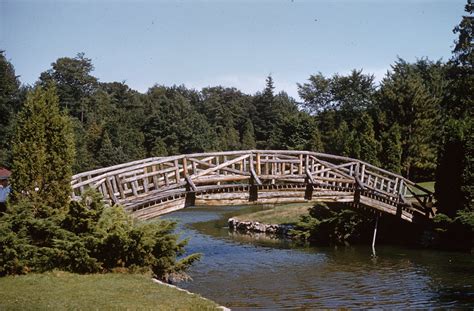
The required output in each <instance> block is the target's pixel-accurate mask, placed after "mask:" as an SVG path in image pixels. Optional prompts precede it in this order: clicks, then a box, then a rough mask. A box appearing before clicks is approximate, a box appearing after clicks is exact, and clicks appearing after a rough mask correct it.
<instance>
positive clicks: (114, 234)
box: [0, 191, 200, 281]
mask: <svg viewBox="0 0 474 311" xmlns="http://www.w3.org/2000/svg"><path fill="white" fill-rule="evenodd" d="M35 208H36V207H34V205H33V204H32V203H31V202H27V201H21V202H19V203H18V204H15V205H12V206H9V207H8V211H7V213H5V214H4V215H3V216H2V217H0V234H1V235H0V251H1V253H2V256H0V275H6V274H22V273H28V272H43V271H48V270H52V269H61V270H66V271H71V272H77V273H94V272H106V271H112V270H114V269H116V268H122V269H129V270H136V269H139V270H149V271H153V273H154V274H155V276H156V277H157V278H160V279H162V280H165V281H168V280H170V279H173V280H180V279H185V278H186V277H187V276H186V273H185V272H186V270H187V269H188V268H189V267H190V266H191V265H192V263H193V262H195V261H196V260H199V258H200V255H199V254H191V255H189V256H187V257H184V258H179V259H178V257H180V256H182V255H183V254H184V253H185V249H184V247H185V246H186V244H187V241H186V240H182V241H179V240H178V239H179V237H178V235H176V234H175V233H174V230H175V228H176V223H174V222H170V221H155V222H152V223H151V222H149V223H136V222H135V221H134V220H133V219H132V218H131V216H130V215H129V214H127V213H126V212H125V211H124V209H123V208H122V207H120V206H114V207H108V206H106V205H104V203H103V202H102V198H101V196H100V195H99V194H98V193H96V192H93V191H89V192H86V193H85V195H84V196H83V198H82V201H80V202H71V203H70V205H69V208H68V210H67V211H66V213H65V214H63V215H61V216H56V217H39V216H38V212H37V211H35ZM42 208H43V209H47V207H44V206H43V207H42Z"/></svg>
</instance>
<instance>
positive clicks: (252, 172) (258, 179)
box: [250, 166, 262, 185]
mask: <svg viewBox="0 0 474 311" xmlns="http://www.w3.org/2000/svg"><path fill="white" fill-rule="evenodd" d="M250 174H251V176H252V178H253V180H254V181H255V182H256V183H257V185H261V184H262V181H261V180H260V178H258V176H257V173H256V172H255V170H254V169H253V166H250Z"/></svg>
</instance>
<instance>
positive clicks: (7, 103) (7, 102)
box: [0, 50, 21, 167]
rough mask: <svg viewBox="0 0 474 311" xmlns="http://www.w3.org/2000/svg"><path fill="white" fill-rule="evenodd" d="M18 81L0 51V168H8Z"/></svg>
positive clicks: (18, 92) (18, 94) (17, 97)
mask: <svg viewBox="0 0 474 311" xmlns="http://www.w3.org/2000/svg"><path fill="white" fill-rule="evenodd" d="M20 101H21V100H20V81H19V80H18V77H17V76H16V75H15V69H14V68H13V65H12V64H11V63H10V62H9V61H8V60H7V58H6V57H5V52H4V51H1V50H0V167H2V166H9V160H10V152H11V144H10V140H11V136H12V132H13V131H12V125H13V119H14V118H15V115H16V113H17V112H18V109H19V107H20Z"/></svg>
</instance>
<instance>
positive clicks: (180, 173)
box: [71, 150, 433, 205]
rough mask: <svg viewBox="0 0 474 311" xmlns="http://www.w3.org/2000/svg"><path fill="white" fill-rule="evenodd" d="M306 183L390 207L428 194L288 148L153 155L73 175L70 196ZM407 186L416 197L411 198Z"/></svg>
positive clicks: (382, 173)
mask: <svg viewBox="0 0 474 311" xmlns="http://www.w3.org/2000/svg"><path fill="white" fill-rule="evenodd" d="M264 183H270V184H274V183H311V184H314V185H316V186H317V185H323V186H333V187H340V188H344V189H361V190H364V191H365V192H367V193H375V194H377V195H379V196H383V197H384V198H386V200H388V201H389V202H392V203H393V204H394V205H395V204H399V203H400V202H401V203H405V204H408V203H409V200H411V199H413V198H414V199H416V200H417V201H419V203H420V205H423V204H426V202H429V201H430V200H432V195H433V194H432V193H431V192H430V191H428V190H427V189H424V188H422V187H419V186H417V185H416V184H414V183H413V182H411V181H410V180H408V179H406V178H404V177H403V176H401V175H398V174H394V173H392V172H389V171H386V170H384V169H381V168H378V167H376V166H373V165H371V164H369V163H366V162H363V161H360V160H357V159H352V158H348V157H341V156H336V155H330V154H324V153H317V152H310V151H291V150H284V151H282V150H244V151H225V152H211V153H196V154H185V155H177V156H169V157H154V158H148V159H144V160H139V161H133V162H130V163H124V164H119V165H115V166H111V167H106V168H101V169H97V170H93V171H89V172H84V173H80V174H76V175H74V176H73V178H72V182H71V186H72V189H73V193H72V197H73V198H78V197H80V196H81V194H82V193H83V192H84V191H85V190H86V189H87V188H94V189H97V190H99V191H100V192H101V193H102V195H103V196H104V198H105V199H108V200H110V201H112V202H113V203H120V204H127V202H130V201H132V200H137V199H140V198H142V197H146V196H149V195H161V196H166V195H170V194H178V193H183V192H186V191H189V190H194V191H195V190H197V189H198V188H199V187H205V186H209V185H214V186H225V185H233V184H264ZM413 188H418V189H419V191H420V192H421V194H420V193H417V194H415V193H414V191H413Z"/></svg>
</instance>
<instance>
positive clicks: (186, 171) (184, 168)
mask: <svg viewBox="0 0 474 311" xmlns="http://www.w3.org/2000/svg"><path fill="white" fill-rule="evenodd" d="M183 175H184V177H185V178H186V176H188V161H187V159H186V157H184V158H183Z"/></svg>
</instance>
